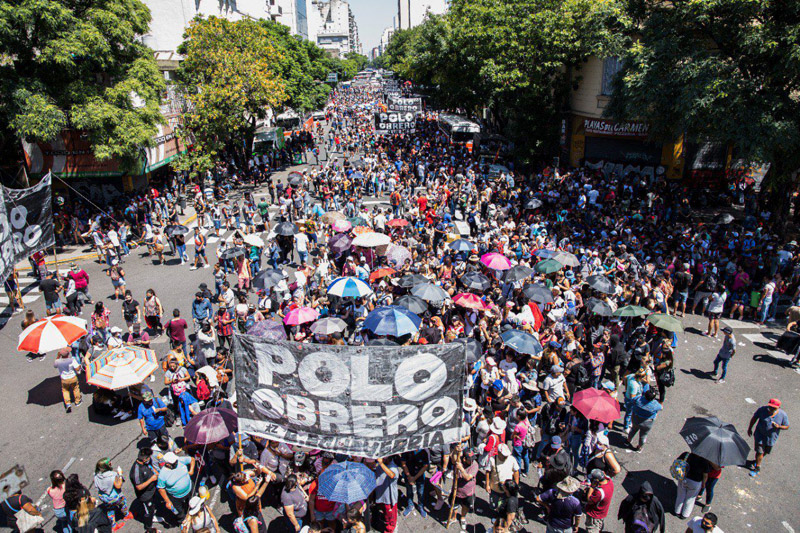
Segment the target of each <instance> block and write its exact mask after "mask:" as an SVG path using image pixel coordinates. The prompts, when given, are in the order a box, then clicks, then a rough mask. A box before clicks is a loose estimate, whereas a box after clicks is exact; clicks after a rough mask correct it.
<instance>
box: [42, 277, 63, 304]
mask: <svg viewBox="0 0 800 533" xmlns="http://www.w3.org/2000/svg"><path fill="white" fill-rule="evenodd" d="M59 287H61V283H59V282H58V281H56V280H55V279H52V278H47V279H43V280H42V281H40V282H39V290H41V291H42V293H44V301H45V302H47V303H53V302H57V301H58V288H59Z"/></svg>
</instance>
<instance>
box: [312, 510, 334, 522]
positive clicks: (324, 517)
mask: <svg viewBox="0 0 800 533" xmlns="http://www.w3.org/2000/svg"><path fill="white" fill-rule="evenodd" d="M314 515H315V517H316V519H317V520H320V521H327V522H332V521H334V520H336V519H337V517H338V514H337V513H336V509H334V510H333V511H328V512H324V511H316V512H315V513H314Z"/></svg>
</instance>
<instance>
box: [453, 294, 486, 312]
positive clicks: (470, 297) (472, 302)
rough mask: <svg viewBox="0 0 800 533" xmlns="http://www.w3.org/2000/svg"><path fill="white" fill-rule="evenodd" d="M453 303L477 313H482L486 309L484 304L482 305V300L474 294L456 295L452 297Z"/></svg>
mask: <svg viewBox="0 0 800 533" xmlns="http://www.w3.org/2000/svg"><path fill="white" fill-rule="evenodd" d="M453 303H455V304H456V305H460V306H461V307H466V308H467V309H475V310H477V311H484V310H485V309H486V304H484V303H483V300H481V299H480V298H479V297H478V296H477V295H476V294H471V293H469V292H462V293H461V294H456V295H455V297H453Z"/></svg>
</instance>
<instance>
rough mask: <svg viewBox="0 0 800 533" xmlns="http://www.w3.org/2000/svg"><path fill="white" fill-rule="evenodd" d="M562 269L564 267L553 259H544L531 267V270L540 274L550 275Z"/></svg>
mask: <svg viewBox="0 0 800 533" xmlns="http://www.w3.org/2000/svg"><path fill="white" fill-rule="evenodd" d="M562 268H564V265H562V264H561V263H559V262H558V261H556V260H554V259H545V260H543V261H539V262H538V263H536V264H535V265H534V266H533V269H534V270H535V271H536V272H539V273H540V274H552V273H553V272H558V271H559V270H561V269H562Z"/></svg>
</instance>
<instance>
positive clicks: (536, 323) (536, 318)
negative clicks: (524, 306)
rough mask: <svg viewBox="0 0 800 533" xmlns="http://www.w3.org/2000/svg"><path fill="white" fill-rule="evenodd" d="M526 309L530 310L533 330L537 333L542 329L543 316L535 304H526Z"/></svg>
mask: <svg viewBox="0 0 800 533" xmlns="http://www.w3.org/2000/svg"><path fill="white" fill-rule="evenodd" d="M528 307H530V308H531V313H533V329H535V330H536V331H539V328H541V327H542V322H544V316H542V312H541V311H540V310H539V306H538V305H536V303H535V302H528Z"/></svg>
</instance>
